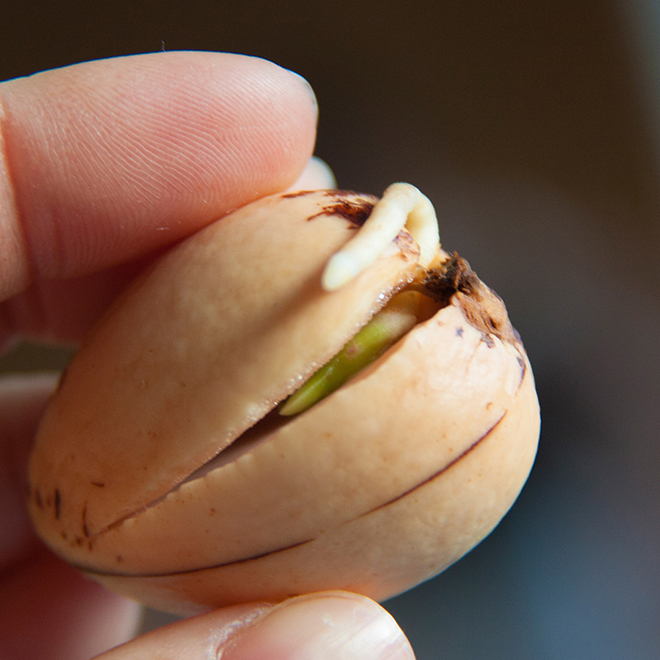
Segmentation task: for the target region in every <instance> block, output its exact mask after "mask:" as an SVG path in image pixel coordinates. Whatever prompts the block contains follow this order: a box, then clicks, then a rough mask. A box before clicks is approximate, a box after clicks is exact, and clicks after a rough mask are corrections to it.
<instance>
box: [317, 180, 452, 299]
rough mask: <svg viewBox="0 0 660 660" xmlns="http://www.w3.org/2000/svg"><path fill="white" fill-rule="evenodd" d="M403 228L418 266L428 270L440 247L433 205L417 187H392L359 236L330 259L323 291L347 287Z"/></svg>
mask: <svg viewBox="0 0 660 660" xmlns="http://www.w3.org/2000/svg"><path fill="white" fill-rule="evenodd" d="M404 227H405V228H406V229H407V230H408V232H409V233H410V235H411V236H412V237H413V239H414V240H415V241H416V242H417V244H418V245H419V249H420V258H419V264H420V265H421V266H423V267H426V266H428V265H429V264H430V263H431V261H433V259H434V257H435V256H436V254H437V253H438V249H439V247H440V235H439V232H438V220H437V218H436V215H435V209H434V208H433V204H431V202H430V200H429V199H428V197H426V195H423V194H422V193H421V192H420V191H419V190H418V189H417V188H415V186H412V185H410V184H409V183H393V184H392V185H391V186H389V187H388V188H387V190H386V191H385V192H384V193H383V197H382V198H381V200H380V201H379V202H378V203H377V204H376V205H375V206H374V209H373V211H372V212H371V215H370V216H369V218H368V219H367V221H366V222H365V223H364V225H363V226H362V227H361V229H360V231H359V232H358V233H357V235H356V236H355V237H354V238H352V239H351V240H350V241H348V243H346V245H345V246H344V247H343V248H342V249H341V250H340V251H339V252H337V253H336V254H334V255H333V256H332V257H330V259H329V261H328V263H327V265H326V267H325V270H324V272H323V277H322V280H321V283H322V285H323V288H324V289H325V290H326V291H336V290H337V289H340V288H341V287H343V286H344V285H345V284H348V283H349V282H350V281H351V280H352V279H354V278H355V277H357V276H358V275H359V274H360V273H361V272H362V271H363V270H365V269H366V268H368V267H369V266H371V264H372V263H374V261H376V259H378V257H379V256H381V255H382V254H383V252H384V251H385V250H386V248H387V247H388V245H389V244H390V243H391V242H392V241H393V240H394V239H395V238H396V236H397V235H398V233H399V232H400V231H401V230H402V229H403V228H404Z"/></svg>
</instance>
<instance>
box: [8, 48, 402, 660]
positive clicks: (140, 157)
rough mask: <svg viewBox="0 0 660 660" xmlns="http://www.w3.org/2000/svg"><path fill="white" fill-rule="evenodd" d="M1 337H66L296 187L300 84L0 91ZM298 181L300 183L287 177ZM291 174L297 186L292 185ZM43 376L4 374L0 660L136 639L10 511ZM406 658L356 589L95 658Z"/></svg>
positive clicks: (195, 71) (17, 85)
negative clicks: (195, 238) (260, 202)
mask: <svg viewBox="0 0 660 660" xmlns="http://www.w3.org/2000/svg"><path fill="white" fill-rule="evenodd" d="M0 122H1V123H0V129H1V130H0V300H2V301H3V302H1V303H0V343H7V342H9V341H10V340H11V338H12V337H14V336H17V335H24V336H31V337H34V338H40V339H48V340H55V341H78V340H80V339H81V338H82V337H84V335H85V334H86V332H87V331H88V330H89V328H90V326H91V325H92V324H93V322H94V321H95V320H96V319H97V318H98V316H99V315H100V314H101V313H102V312H103V311H104V309H105V308H106V307H107V306H108V304H109V303H110V302H111V300H112V299H113V298H114V297H115V295H116V294H117V292H118V291H119V290H120V289H121V288H122V287H123V286H124V285H125V284H126V283H127V282H128V281H129V280H130V279H131V278H132V277H134V276H135V274H136V273H137V272H139V270H140V269H142V268H144V266H145V265H146V264H147V263H148V262H149V260H150V259H152V258H153V257H154V256H155V255H156V254H157V253H159V252H161V251H163V250H165V249H167V247H168V246H169V245H171V244H173V243H175V242H176V241H178V240H180V239H182V238H184V237H185V236H187V235H189V234H191V233H193V232H194V231H196V230H197V229H199V228H200V227H202V226H204V225H206V224H207V223H209V222H211V221H212V220H214V219H216V218H218V217H221V216H222V215H223V214H225V213H226V212H228V211H229V210H231V209H233V208H236V207H239V206H242V205H244V204H246V203H248V202H250V201H252V200H254V199H257V198H259V197H262V196H264V195H267V194H269V193H273V192H276V191H280V190H283V189H285V188H287V187H290V186H292V185H295V183H294V182H296V180H298V186H304V187H324V186H327V185H329V183H330V177H329V174H328V173H327V172H326V171H324V170H323V168H319V167H318V165H317V164H315V163H314V161H311V163H310V160H309V159H310V156H311V153H312V149H313V144H314V137H315V122H316V111H315V104H314V100H313V95H312V93H311V92H310V91H309V88H308V86H307V85H306V83H304V82H303V81H302V80H301V79H299V78H298V77H296V76H294V75H292V74H291V73H290V72H287V71H284V70H282V69H280V68H278V67H276V66H275V65H272V64H270V63H268V62H265V61H263V60H258V59H253V58H246V57H241V56H233V55H220V54H212V53H158V54H153V55H143V56H135V57H130V58H119V59H115V60H105V61H99V62H91V63H86V64H82V65H77V66H74V67H70V68H67V69H60V70H55V71H50V72H45V73H43V74H38V75H37V76H33V77H31V78H25V79H18V80H14V81H9V82H6V83H2V84H0ZM299 177H302V179H301V178H299ZM302 181H304V183H303V182H302ZM54 385H55V378H54V377H53V376H37V377H27V376H24V377H11V378H8V377H6V378H4V379H2V380H1V381H0V603H2V606H1V608H2V617H0V655H1V656H3V657H4V656H7V657H15V658H32V657H35V658H36V657H39V658H41V659H42V660H54V659H59V658H67V659H69V660H75V659H77V658H87V657H90V656H92V655H94V654H96V653H99V652H102V651H104V650H105V649H107V648H110V647H112V646H115V645H117V644H121V643H122V642H124V641H126V640H127V639H129V638H130V636H131V635H132V634H133V633H134V631H135V628H136V625H137V621H138V619H139V608H138V606H137V605H135V604H134V603H132V602H130V601H127V600H125V599H122V598H120V597H119V596H116V595H114V594H111V593H109V592H106V591H105V590H103V589H102V588H101V587H99V586H97V585H96V584H95V583H93V582H91V581H88V580H87V579H85V578H84V577H82V576H81V575H80V574H79V573H78V572H77V571H75V570H74V569H72V568H70V567H69V566H67V565H66V564H64V563H63V562H61V561H60V560H59V559H57V558H56V557H54V556H53V555H52V554H51V553H50V552H49V551H48V550H47V549H46V548H44V547H43V546H42V545H41V544H40V543H39V542H38V541H37V540H36V539H35V538H34V537H33V535H32V533H31V531H30V527H29V523H28V521H27V518H26V515H25V511H24V507H23V502H22V500H23V491H24V474H25V466H26V462H27V456H28V453H29V447H30V444H31V440H32V437H33V435H34V432H35V429H36V427H37V424H38V421H39V418H40V415H41V413H42V411H43V408H44V406H45V402H46V400H47V398H48V396H49V394H50V392H51V391H52V389H53V387H54ZM196 655H202V656H203V657H219V656H220V655H222V657H223V658H224V659H229V658H231V659H233V660H238V659H240V658H247V657H268V658H269V659H273V660H276V659H278V658H287V659H295V658H297V657H315V658H323V657H325V656H326V655H327V656H328V657H330V656H332V657H333V658H334V657H342V658H364V659H370V658H374V659H375V658H385V657H386V658H412V651H411V650H410V647H409V645H408V643H407V641H406V640H405V637H404V636H403V634H402V633H401V631H400V630H399V628H398V627H397V626H396V624H395V623H394V621H393V620H392V619H391V617H389V615H388V614H387V613H386V612H385V611H384V610H382V609H381V608H379V606H378V605H376V604H375V603H372V602H371V601H369V600H367V599H365V598H362V597H359V596H355V595H352V594H319V595H313V596H305V597H301V598H299V599H292V600H290V601H287V602H286V603H283V604H281V605H277V606H275V607H273V606H271V605H264V604H256V605H242V606H238V607H235V608H228V609H226V610H220V611H217V612H212V613H209V614H205V615H202V616H201V617H195V618H192V619H188V620H185V621H180V622H177V623H175V624H172V625H171V626H168V627H166V628H163V629H160V630H157V631H154V632H152V633H149V634H147V635H144V636H142V637H140V638H138V639H136V640H134V641H132V642H129V643H128V644H127V645H125V646H121V647H118V648H116V649H114V650H113V651H110V652H109V653H108V654H107V656H104V657H107V658H112V660H122V659H125V658H142V657H148V658H165V657H167V658H178V657H193V656H196Z"/></svg>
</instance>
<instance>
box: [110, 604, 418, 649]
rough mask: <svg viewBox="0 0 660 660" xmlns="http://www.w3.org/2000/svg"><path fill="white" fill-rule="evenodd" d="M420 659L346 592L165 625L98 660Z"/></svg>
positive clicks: (370, 607) (389, 623) (391, 625)
mask: <svg viewBox="0 0 660 660" xmlns="http://www.w3.org/2000/svg"><path fill="white" fill-rule="evenodd" d="M143 658H144V659H146V658H149V659H150V660H151V659H159V660H160V659H165V658H168V659H169V658H172V659H174V658H176V659H177V660H179V659H192V658H217V659H219V658H222V660H254V659H255V658H268V660H308V659H309V658H314V660H326V659H327V660H337V658H341V660H414V654H413V652H412V649H411V647H410V644H409V643H408V641H407V639H406V638H405V636H404V634H403V632H401V629H400V628H399V627H398V626H397V624H396V622H395V621H394V619H393V618H392V617H391V616H390V615H389V614H388V613H387V612H386V611H385V610H384V609H382V608H381V607H380V606H379V605H377V604H376V603H374V602H373V601H371V600H369V599H367V598H364V597H363V596H358V595H355V594H350V593H346V592H329V593H323V594H312V595H309V596H301V597H298V598H292V599H290V600H287V601H284V602H283V603H280V604H279V605H275V606H272V605H240V606H236V607H230V608H227V609H223V610H218V611H217V612H211V613H209V614H204V615H201V616H198V617H193V618H191V619H186V620H184V621H179V622H177V623H174V624H171V625H169V626H165V627H164V628H160V629H159V630H155V631H153V632H151V633H148V634H146V635H143V636H142V637H139V638H137V639H135V640H133V641H132V642H129V643H128V644H124V645H123V646H119V647H117V648H115V649H113V650H112V651H109V652H108V653H105V654H103V655H101V656H99V657H98V660H142V659H143Z"/></svg>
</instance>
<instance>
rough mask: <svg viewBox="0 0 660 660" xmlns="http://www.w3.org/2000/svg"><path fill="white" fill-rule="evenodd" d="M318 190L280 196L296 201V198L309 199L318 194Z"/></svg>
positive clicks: (298, 191)
mask: <svg viewBox="0 0 660 660" xmlns="http://www.w3.org/2000/svg"><path fill="white" fill-rule="evenodd" d="M317 192H318V190H297V191H296V192H291V193H286V194H284V195H280V197H281V198H282V199H295V198H296V197H307V195H313V194H314V193H317Z"/></svg>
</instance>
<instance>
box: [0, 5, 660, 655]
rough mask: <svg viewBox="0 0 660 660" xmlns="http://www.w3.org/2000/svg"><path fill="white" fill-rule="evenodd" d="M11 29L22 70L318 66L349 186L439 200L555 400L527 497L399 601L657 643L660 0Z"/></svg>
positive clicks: (429, 650) (494, 620)
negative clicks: (238, 58) (144, 62)
mask: <svg viewBox="0 0 660 660" xmlns="http://www.w3.org/2000/svg"><path fill="white" fill-rule="evenodd" d="M0 43H1V44H2V48H1V50H0V78H2V79H6V78H11V77H15V76H22V75H28V74H31V73H34V72H36V71H39V70H43V69H48V68H52V67H58V66H63V65H68V64H72V63H75V62H80V61H84V60H90V59H96V58H101V57H110V56H116V55H124V54H132V53H139V52H148V51H158V50H161V49H167V50H176V49H203V50H222V51H233V52H239V53H247V54H252V55H258V56H261V57H265V58H267V59H270V60H273V61H275V62H277V63H278V64H280V65H282V66H285V67H288V68H291V69H294V70H295V71H297V72H299V73H300V74H302V75H303V76H305V77H306V78H307V79H308V80H309V81H310V82H311V84H312V85H313V87H314V88H315V90H316V93H317V96H318V100H319V105H320V125H319V139H318V147H317V154H318V155H319V156H320V157H321V158H323V159H325V160H326V161H327V162H328V163H330V164H331V166H332V167H333V168H334V171H335V173H336V175H337V180H338V184H339V186H340V187H343V188H350V189H355V190H359V191H362V192H372V193H375V194H379V193H381V192H382V190H383V189H384V188H385V187H386V186H387V185H388V184H389V183H391V182H393V181H397V180H404V181H410V182H411V183H414V184H415V185H417V186H418V187H420V188H421V189H422V190H423V191H424V192H425V193H426V194H427V195H428V196H429V197H430V198H431V200H432V201H433V202H434V204H435V206H436V209H437V211H438V215H439V218H440V223H441V225H440V231H441V235H442V239H443V244H444V246H445V247H446V248H447V249H450V250H454V249H455V250H458V251H459V252H460V253H461V254H462V255H463V256H465V257H466V258H468V259H469V260H470V262H471V264H472V266H473V268H474V269H475V270H476V271H477V272H478V273H479V275H480V276H481V277H482V278H483V279H484V280H485V281H486V282H487V283H488V284H490V285H491V286H492V287H493V288H495V290H496V291H498V293H500V295H502V297H503V298H504V299H505V300H506V302H507V304H508V307H509V311H510V315H511V318H512V320H513V322H514V324H515V325H516V327H517V328H518V329H519V331H520V333H521V334H522V336H523V339H524V340H525V344H526V347H527V349H528V352H529V355H530V358H531V361H532V364H533V365H534V369H535V374H536V378H537V383H538V390H539V396H540V399H541V406H542V414H543V432H542V438H541V445H540V450H539V455H538V460H537V463H536V466H535V468H534V470H533V472H532V475H531V478H530V481H529V483H528V485H527V486H526V488H525V489H524V491H523V493H522V495H521V497H520V498H519V501H518V503H517V504H516V505H515V506H514V508H513V509H512V511H511V513H510V514H509V515H508V516H507V517H506V518H505V520H504V521H503V522H502V524H501V525H500V526H499V527H498V528H497V529H496V531H495V532H494V533H493V534H492V535H491V536H490V537H489V538H487V539H486V540H485V541H484V542H483V543H482V544H481V545H480V546H479V547H477V548H476V549H475V550H474V551H473V552H471V553H470V554H469V555H468V556H466V557H465V558H464V559H463V560H462V561H460V562H459V563H457V564H456V565H454V566H453V567H452V568H450V569H449V570H447V571H446V572H445V573H444V574H442V575H440V576H438V577H437V578H436V579H434V580H431V581H430V582H428V583H426V584H424V585H422V586H420V587H418V588H417V589H414V590H413V591H411V592H409V593H408V594H405V595H403V596H400V597H399V598H396V599H393V600H392V601H390V602H388V603H386V606H387V607H388V609H389V610H390V611H391V612H392V613H393V614H394V616H395V617H396V618H397V619H398V621H399V622H400V623H401V625H402V626H403V628H404V630H405V631H406V632H407V634H408V635H409V637H410V638H411V640H412V643H413V646H414V647H415V650H416V652H417V654H418V658H419V660H431V659H436V658H437V659H443V660H444V659H446V660H463V659H467V658H470V659H471V660H474V659H484V660H496V659H498V660H499V659H500V658H501V659H504V658H506V659H507V660H517V659H527V658H530V659H535V660H555V659H557V660H559V659H561V660H569V659H573V658H575V659H576V660H577V659H579V660H590V659H591V658H594V659H595V658H598V659H599V660H609V659H612V660H620V659H622V658H635V659H637V660H647V659H648V660H657V658H659V657H660V625H659V623H660V556H659V555H660V552H659V551H660V505H659V503H660V477H659V476H658V475H659V472H660V447H659V444H658V441H657V435H658V428H659V426H660V425H659V423H658V422H659V415H658V408H659V407H660V339H659V335H660V260H659V259H658V256H657V253H658V249H659V248H660V186H659V182H660V1H658V0H621V1H620V2H616V1H614V0H556V1H555V2H540V1H537V0H480V1H474V0H473V1H470V0H407V1H406V2H396V1H393V0H379V1H378V2H376V1H375V0H367V1H364V2H359V1H355V0H353V1H349V0H340V1H338V2H327V1H326V2H324V3H319V4H316V3H310V2H302V1H300V0H280V1H279V2H272V1H266V0H253V1H252V2H245V0H243V1H241V2H239V1H223V0H215V1H211V0H206V1H205V0H202V1H201V2H194V0H186V1H185V2H183V1H181V0H162V1H160V2H157V1H149V0H144V1H141V0H130V1H129V0H127V1H123V2H122V1H120V0H105V1H104V2H103V3H94V2H87V1H85V2H82V1H81V2H73V1H72V2H66V1H65V0H59V1H58V0H51V1H50V2H37V1H31V0H23V1H22V2H19V1H18V0H3V3H2V7H1V8H0ZM68 357H69V353H68V352H66V351H62V350H57V349H54V348H52V347H35V346H29V345H21V346H19V347H18V348H17V349H16V350H15V351H14V352H12V353H11V354H9V355H6V356H4V357H3V358H2V361H1V362H0V369H1V370H3V371H19V370H32V369H42V368H61V367H62V366H63V365H64V364H65V362H66V360H67V359H68ZM156 620H157V619H156V618H155V615H154V614H153V613H150V614H149V624H148V625H153V623H154V621H156Z"/></svg>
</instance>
